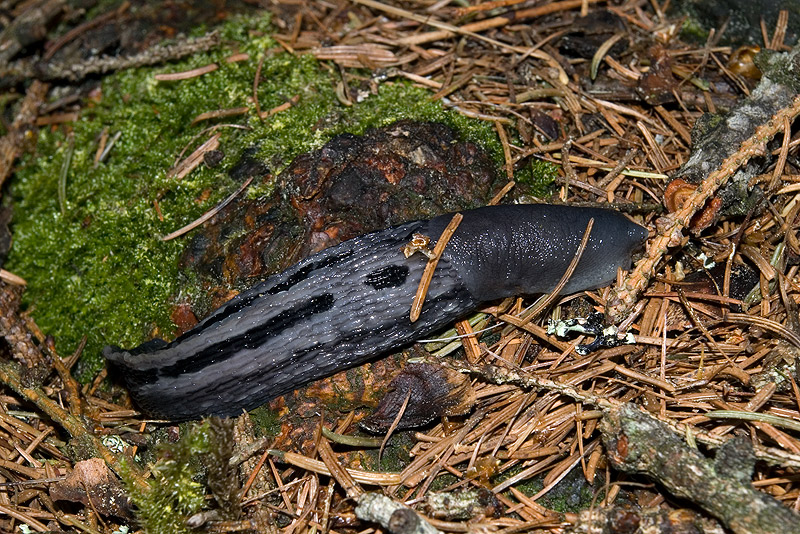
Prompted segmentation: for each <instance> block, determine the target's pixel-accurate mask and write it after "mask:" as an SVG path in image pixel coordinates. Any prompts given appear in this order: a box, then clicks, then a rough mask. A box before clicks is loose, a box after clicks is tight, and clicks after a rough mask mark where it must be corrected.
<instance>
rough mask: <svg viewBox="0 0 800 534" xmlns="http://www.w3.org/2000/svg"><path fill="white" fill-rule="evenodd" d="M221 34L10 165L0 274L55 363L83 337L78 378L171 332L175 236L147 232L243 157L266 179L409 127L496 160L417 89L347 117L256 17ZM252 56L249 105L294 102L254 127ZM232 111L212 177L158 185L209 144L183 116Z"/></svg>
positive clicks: (203, 200)
mask: <svg viewBox="0 0 800 534" xmlns="http://www.w3.org/2000/svg"><path fill="white" fill-rule="evenodd" d="M220 31H221V35H222V42H224V43H226V46H225V47H223V48H221V49H219V50H215V51H211V52H208V53H203V54H198V55H196V56H193V57H191V58H188V59H186V60H182V61H179V62H174V63H172V64H170V65H168V66H159V67H155V68H139V69H132V70H128V71H124V72H119V73H116V74H114V75H112V76H108V77H107V78H105V79H104V80H103V83H102V98H101V99H100V100H99V101H98V102H90V103H88V104H87V106H85V107H84V110H83V112H82V114H81V117H80V119H79V120H77V121H75V122H74V123H70V124H69V125H65V126H63V127H60V128H54V129H51V130H45V131H42V132H41V134H40V136H39V139H38V143H37V147H36V151H35V153H34V154H33V155H29V156H27V157H26V158H25V159H24V160H23V162H22V163H21V165H20V166H19V170H18V172H17V175H16V178H15V180H14V182H13V184H12V186H11V196H10V197H8V196H7V202H8V198H10V202H11V203H13V205H14V209H15V219H14V226H13V232H14V240H15V241H14V246H13V249H12V251H11V254H10V257H9V259H8V263H7V265H6V268H7V269H9V270H11V271H13V272H15V273H17V274H19V275H21V276H23V277H24V278H26V280H27V281H28V290H27V291H26V293H25V296H24V302H25V304H26V305H27V306H28V307H29V308H30V309H31V310H32V313H33V316H34V318H35V319H36V321H37V322H38V324H39V326H40V327H41V328H42V329H43V331H45V332H47V333H49V334H52V335H54V336H55V337H56V342H57V348H58V349H59V351H60V352H61V353H62V354H68V353H70V352H72V351H73V350H74V349H75V348H76V347H77V345H78V342H79V340H80V339H81V338H82V337H83V336H84V335H85V336H87V337H88V343H87V345H86V349H85V351H84V358H83V359H82V361H81V363H80V365H79V367H78V374H79V377H81V378H83V379H86V378H88V377H89V376H92V375H93V374H94V373H95V372H96V371H97V370H98V369H99V368H100V367H101V366H102V364H103V362H102V358H101V357H100V349H101V347H102V346H103V345H105V344H119V345H122V346H126V347H129V346H134V345H137V344H139V343H141V342H142V341H144V340H146V339H147V338H149V337H152V336H154V335H158V336H163V337H167V338H169V337H170V336H171V335H172V331H173V328H174V327H173V325H172V323H171V321H170V319H169V313H170V310H169V308H170V306H169V303H170V302H175V301H176V300H180V299H181V298H182V295H183V294H184V293H185V292H186V291H187V288H188V287H190V284H189V282H191V281H187V280H181V278H180V276H179V273H178V270H177V258H178V256H179V255H180V253H181V251H182V248H183V246H184V244H185V242H186V240H185V239H180V238H179V239H175V240H173V241H169V242H163V241H161V240H160V236H162V235H165V234H167V233H169V232H171V231H173V230H175V229H177V228H180V227H182V226H183V225H185V224H187V223H188V222H190V221H192V220H194V219H196V218H197V217H198V216H200V215H201V214H202V213H204V212H205V211H207V210H208V209H210V208H211V207H213V206H214V205H216V204H217V203H218V202H219V201H220V200H221V199H222V198H224V197H226V196H228V195H229V194H230V193H231V192H232V191H234V190H235V189H236V188H237V187H238V186H239V184H238V183H236V182H235V181H234V180H233V179H231V178H230V177H229V176H228V170H229V169H230V168H231V166H232V165H233V164H234V162H236V160H237V159H238V155H240V154H241V153H242V152H243V151H244V150H245V149H247V148H251V147H257V151H258V156H259V157H261V158H264V159H265V160H266V161H269V162H270V163H271V164H272V166H273V169H272V170H273V172H274V173H275V174H277V173H278V172H279V171H280V170H282V169H283V168H284V167H285V166H286V165H288V163H289V162H290V161H291V160H292V159H293V158H294V157H295V156H296V155H298V154H300V153H302V152H305V151H307V150H310V149H312V148H316V147H319V146H321V145H322V144H323V143H325V142H326V141H327V140H329V139H330V138H332V137H333V136H334V135H336V134H339V133H342V132H353V133H361V132H363V131H364V130H365V129H367V128H369V127H375V126H382V125H385V124H388V123H391V122H393V121H395V120H398V119H402V118H413V119H421V120H437V121H441V122H444V123H447V124H449V125H451V126H454V127H455V128H457V129H459V130H460V131H462V132H463V134H464V136H465V137H466V138H468V139H470V140H473V141H476V142H478V143H480V144H482V145H483V146H484V147H486V148H488V149H489V150H490V151H491V152H492V154H493V156H494V157H495V158H496V161H497V162H498V164H499V163H501V162H502V151H501V147H500V144H499V142H498V140H497V137H496V135H495V133H494V130H493V129H492V126H491V125H490V124H488V123H485V122H480V121H473V120H470V119H467V118H465V117H462V116H460V115H458V114H457V113H455V112H451V111H448V110H446V109H444V108H443V107H442V106H441V105H440V104H439V103H438V102H432V101H431V100H430V98H429V95H430V93H428V92H427V91H425V90H423V89H419V88H414V87H412V86H410V85H408V84H406V83H393V82H386V83H384V84H383V85H381V86H380V89H379V91H378V94H377V95H373V96H370V97H369V98H367V99H366V100H365V101H364V102H362V103H359V104H357V105H354V106H350V107H347V106H344V105H342V104H341V103H340V102H339V101H338V100H337V98H336V95H335V91H334V85H335V83H336V80H335V79H333V77H332V76H331V75H330V73H329V71H328V70H326V69H325V68H323V67H324V65H320V63H319V62H317V61H316V60H315V59H314V58H313V57H311V56H292V55H290V54H287V53H284V52H282V51H280V49H278V48H276V47H275V43H274V42H273V41H272V39H271V38H270V37H268V35H269V32H270V31H271V28H270V26H269V20H268V19H267V18H263V17H261V18H239V19H236V20H234V21H232V22H228V23H226V24H225V25H223V26H222V27H221V30H220ZM233 51H240V52H246V53H248V54H250V59H249V60H247V61H242V62H237V63H226V62H225V58H226V57H227V56H229V55H230V54H231V53H232V52H233ZM262 54H265V55H266V59H265V61H264V64H263V67H262V71H261V82H260V85H259V90H258V96H259V103H260V106H261V109H262V110H269V109H272V108H273V107H275V106H278V105H281V104H284V103H285V102H286V101H287V100H289V99H291V98H293V97H298V99H299V100H298V103H297V105H296V106H293V107H291V108H290V109H288V110H286V111H283V112H281V113H278V114H276V115H274V116H272V117H270V118H268V119H266V120H264V121H261V120H259V119H258V118H257V117H256V116H255V113H254V104H253V102H252V98H251V97H252V87H253V79H254V77H255V70H256V67H257V64H258V59H259V58H260V57H261V55H262ZM211 62H217V63H218V65H219V69H218V70H216V71H215V72H212V73H210V74H207V75H204V76H201V77H197V78H193V79H189V80H184V81H180V82H158V81H156V80H155V79H154V74H155V73H157V72H167V71H184V70H187V69H190V68H194V67H199V66H203V65H206V64H208V63H211ZM245 105H246V106H248V107H250V109H251V111H250V112H249V113H248V114H247V115H246V116H240V117H238V118H237V121H238V123H239V125H241V126H246V127H247V128H249V129H247V130H244V129H239V128H226V127H223V128H221V129H220V130H219V131H220V132H221V134H222V137H221V139H220V149H221V150H222V151H223V152H224V153H225V154H227V156H226V157H225V159H223V161H222V163H221V164H220V165H219V166H218V167H216V168H214V169H210V168H207V167H205V166H200V167H199V168H197V169H195V170H194V171H193V172H192V173H191V174H189V175H188V176H186V177H185V178H183V179H182V180H176V179H175V178H171V177H168V176H167V172H168V170H169V168H170V166H171V165H172V164H173V162H174V160H175V159H176V156H177V155H178V154H179V153H180V152H181V151H182V150H183V149H184V148H185V147H188V148H189V151H191V150H192V149H194V148H195V147H196V146H198V145H199V144H200V143H201V142H203V141H204V140H205V139H206V138H207V137H208V135H209V134H208V133H205V134H203V133H202V131H203V130H204V129H205V128H207V127H208V126H209V125H210V124H209V123H206V122H201V123H199V124H196V125H191V121H192V120H193V118H194V117H196V116H197V115H198V114H200V113H202V112H206V111H210V110H216V109H221V108H233V107H239V106H245ZM225 122H231V119H227V120H225ZM104 129H106V130H107V132H108V133H109V134H110V135H112V136H113V135H114V134H115V133H117V132H121V136H120V138H119V140H118V141H117V142H116V144H115V145H114V146H113V148H112V150H111V151H110V154H109V157H108V158H107V160H106V161H105V162H103V163H101V164H99V165H97V166H95V165H94V155H95V152H96V151H97V147H98V140H99V138H100V134H101V132H102V131H103V130H104ZM70 135H72V136H73V137H74V153H73V155H72V160H71V162H70V165H69V169H68V173H67V177H66V195H65V208H66V210H65V214H63V215H62V213H61V210H60V208H59V199H58V197H59V195H58V176H59V172H60V170H61V167H62V165H63V163H64V161H65V158H66V154H67V148H68V146H69V144H70V141H69V140H68V138H69V136H70ZM270 187H271V184H270V183H265V184H261V185H258V186H255V187H251V189H250V190H249V192H248V194H249V195H259V194H264V193H265V192H267V191H268V190H269V188H270ZM156 204H157V206H156Z"/></svg>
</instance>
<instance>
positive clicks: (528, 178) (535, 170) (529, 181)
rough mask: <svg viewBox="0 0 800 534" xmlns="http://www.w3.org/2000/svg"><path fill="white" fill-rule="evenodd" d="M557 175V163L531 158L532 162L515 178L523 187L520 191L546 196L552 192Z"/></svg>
mask: <svg viewBox="0 0 800 534" xmlns="http://www.w3.org/2000/svg"><path fill="white" fill-rule="evenodd" d="M557 177H558V166H557V165H554V164H552V163H550V162H548V161H542V160H540V159H535V158H531V159H530V164H529V165H528V166H527V167H525V168H524V169H523V170H522V171H521V172H519V173H517V175H516V176H515V179H516V181H517V183H518V184H519V185H520V188H521V189H522V191H520V192H522V193H526V194H530V195H534V196H537V197H546V196H548V195H550V194H552V192H553V186H554V184H555V183H556V178H557Z"/></svg>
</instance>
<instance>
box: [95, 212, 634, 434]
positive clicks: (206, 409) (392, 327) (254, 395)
mask: <svg viewBox="0 0 800 534" xmlns="http://www.w3.org/2000/svg"><path fill="white" fill-rule="evenodd" d="M450 218H451V215H444V216H441V217H437V218H435V219H432V220H430V221H416V222H411V223H406V224H403V225H400V226H396V227H393V228H389V229H387V230H382V231H379V232H374V233H371V234H366V235H363V236H361V237H357V238H355V239H351V240H349V241H345V242H343V243H341V244H339V245H337V246H334V247H331V248H329V249H327V250H324V251H322V252H320V253H317V254H314V255H312V256H310V257H308V258H306V259H305V260H303V261H301V262H299V263H298V264H296V265H294V266H293V267H290V268H289V269H287V270H286V271H284V272H282V273H280V274H276V275H274V276H271V277H269V278H268V279H266V280H265V281H263V282H261V283H260V284H258V285H256V286H255V287H253V288H252V289H250V290H248V291H246V292H243V293H241V294H240V295H238V296H237V297H236V298H234V299H232V300H231V301H229V302H228V303H226V304H225V305H223V306H222V307H221V308H219V309H218V310H216V311H215V312H214V313H212V314H211V315H209V316H208V317H206V318H205V319H204V320H203V321H201V322H200V323H199V324H198V325H197V326H196V327H194V328H193V329H192V330H190V331H188V332H186V333H185V334H183V335H182V336H180V337H179V338H177V339H176V340H175V341H173V342H171V343H165V342H163V341H161V340H153V341H149V342H147V343H145V344H143V345H141V346H139V347H137V348H135V349H132V350H128V351H126V350H123V349H119V348H116V347H106V349H105V350H104V351H103V354H104V355H105V357H106V358H107V359H108V362H109V364H110V366H111V367H113V368H116V370H117V371H118V372H119V374H120V375H121V376H122V377H123V379H124V380H125V382H126V384H127V386H128V389H129V390H130V392H131V395H132V396H133V398H134V400H135V401H136V403H137V404H138V405H139V407H140V408H141V409H142V410H143V411H144V412H145V413H147V414H148V415H151V416H154V417H159V418H164V419H170V420H186V419H194V418H198V417H200V416H203V415H237V414H239V413H241V411H242V410H244V409H251V408H254V407H256V406H258V405H260V404H262V403H264V402H265V401H267V400H269V399H271V398H274V397H277V396H279V395H282V394H285V393H288V392H290V391H292V390H293V389H295V388H297V387H298V386H300V385H303V384H305V383H307V382H310V381H312V380H316V379H319V378H322V377H325V376H328V375H331V374H334V373H335V372H337V371H340V370H343V369H347V368H349V367H352V366H355V365H358V364H360V363H363V362H365V361H367V360H369V359H370V358H372V357H374V356H376V355H379V354H385V353H387V352H389V351H391V350H394V349H397V348H399V347H403V346H406V345H408V344H410V343H412V342H413V341H414V340H415V339H418V338H420V337H423V336H427V335H429V334H431V333H433V332H435V331H436V330H439V329H441V328H443V327H444V326H446V325H448V324H449V323H452V322H453V321H454V320H456V319H458V318H460V317H463V316H464V315H465V314H467V313H469V312H471V311H472V310H474V309H475V308H476V307H478V306H479V305H480V304H481V303H482V302H486V301H489V300H494V299H498V298H503V297H507V296H511V295H516V294H535V293H543V292H547V291H549V290H551V289H552V288H553V287H554V286H555V285H556V284H557V283H558V281H559V279H560V278H561V276H562V275H563V273H564V271H565V270H566V268H567V266H568V265H569V262H570V261H571V260H572V258H573V256H574V255H575V252H576V251H577V248H578V245H579V243H580V241H581V237H582V236H583V232H584V230H585V229H586V225H587V224H588V221H589V220H590V219H591V218H594V219H595V224H594V229H593V231H592V234H591V236H590V239H589V243H588V246H587V248H586V250H585V252H584V254H583V256H582V258H581V261H580V263H579V265H578V267H577V269H576V270H575V272H574V274H573V275H572V277H571V278H570V280H569V283H568V284H567V286H566V288H565V292H566V291H570V292H571V291H579V290H582V289H589V288H593V287H598V286H602V285H604V284H607V283H609V282H610V281H612V280H613V279H614V277H615V276H616V271H617V268H618V267H627V266H628V265H629V263H630V256H631V253H632V252H633V250H635V248H636V247H638V246H639V245H640V244H641V242H642V241H643V240H644V238H645V237H646V236H647V232H646V231H645V230H644V228H642V227H640V226H638V225H636V224H634V223H632V222H630V221H628V219H626V218H625V217H624V216H622V215H620V214H618V213H616V212H613V211H609V210H602V209H593V208H569V207H565V206H548V205H522V206H496V207H487V208H480V209H477V210H472V211H467V212H464V219H463V220H462V222H461V225H460V226H459V227H458V229H457V230H456V232H455V234H454V235H453V237H452V238H451V240H450V242H449V243H448V245H447V247H446V248H445V251H444V253H443V254H442V257H441V259H440V261H439V265H438V267H437V269H436V271H435V272H434V276H433V278H432V280H431V284H430V287H429V289H428V292H427V297H426V299H425V304H424V307H423V309H422V314H421V316H420V319H419V320H418V321H416V322H414V323H412V322H411V321H410V320H409V309H410V306H411V302H412V299H413V296H414V293H415V292H416V289H417V285H418V284H419V280H420V277H421V276H422V272H423V270H424V268H425V264H426V262H427V258H425V256H424V255H422V254H414V255H412V256H411V257H408V258H406V257H405V256H404V255H403V253H402V249H403V247H404V245H406V244H407V243H408V242H409V241H410V240H411V239H412V236H413V234H415V233H418V234H423V235H427V236H429V237H431V239H432V241H434V242H435V240H436V239H437V238H438V236H439V234H440V233H441V231H442V230H443V229H444V228H445V226H446V225H447V223H448V222H449V220H450ZM432 245H433V242H432V243H431V246H432Z"/></svg>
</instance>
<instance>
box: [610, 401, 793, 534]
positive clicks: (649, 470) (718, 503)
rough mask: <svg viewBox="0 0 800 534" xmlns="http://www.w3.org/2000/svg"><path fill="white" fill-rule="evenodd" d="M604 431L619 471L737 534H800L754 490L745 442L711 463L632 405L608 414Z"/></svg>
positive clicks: (788, 516) (733, 443)
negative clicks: (660, 488)
mask: <svg viewBox="0 0 800 534" xmlns="http://www.w3.org/2000/svg"><path fill="white" fill-rule="evenodd" d="M600 429H601V431H602V432H603V442H604V443H605V446H606V451H607V452H608V458H609V459H610V460H611V462H612V464H613V465H614V467H616V468H617V469H620V470H622V471H625V472H627V473H644V474H647V475H648V476H651V477H653V478H654V479H656V480H657V481H658V482H659V483H661V484H663V485H664V486H665V487H666V488H667V489H668V490H669V491H670V492H671V493H673V494H674V495H677V496H678V497H682V498H684V499H688V500H689V501H691V502H693V503H697V504H698V505H700V506H701V507H703V509H705V510H706V511H707V512H708V513H710V514H711V515H713V516H715V517H717V518H718V519H720V520H721V521H722V522H723V523H724V524H725V526H726V527H728V528H730V529H731V530H732V531H733V532H735V533H736V534H756V533H757V534H784V533H786V532H800V515H798V514H797V513H795V512H793V511H791V510H789V509H788V508H786V507H785V506H783V505H782V504H780V502H778V501H776V500H775V499H773V498H772V497H770V496H768V495H766V494H764V493H762V492H760V491H757V490H756V489H754V488H753V487H752V486H751V484H750V479H751V477H752V474H753V467H754V465H755V456H753V453H752V448H751V445H750V443H749V441H748V439H747V438H745V437H744V436H742V437H738V438H734V439H731V440H730V441H728V442H727V443H725V445H723V446H722V447H721V448H720V449H719V450H718V451H717V453H716V457H715V458H714V459H713V460H710V459H708V458H706V457H705V456H703V455H702V454H701V453H700V452H699V451H698V450H697V449H696V448H692V447H691V446H689V445H687V444H686V442H684V441H683V440H681V439H680V438H678V437H677V436H675V434H673V433H672V432H671V431H670V430H669V429H668V428H666V427H665V426H664V425H660V424H658V423H657V422H655V420H654V419H653V418H652V417H650V416H648V415H646V414H644V413H643V412H642V411H641V409H639V408H637V407H635V406H632V405H630V404H625V405H623V406H621V407H620V408H619V409H618V410H613V411H609V412H608V413H606V415H605V416H604V417H603V422H602V423H601V425H600Z"/></svg>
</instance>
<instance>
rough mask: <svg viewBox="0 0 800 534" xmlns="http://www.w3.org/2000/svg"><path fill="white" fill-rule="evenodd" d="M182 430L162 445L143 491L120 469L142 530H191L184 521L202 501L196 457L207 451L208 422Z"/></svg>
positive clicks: (202, 488) (203, 487)
mask: <svg viewBox="0 0 800 534" xmlns="http://www.w3.org/2000/svg"><path fill="white" fill-rule="evenodd" d="M183 429H184V430H186V433H185V434H184V435H183V436H182V437H181V439H180V440H179V441H178V442H177V443H174V444H171V445H165V446H162V448H161V459H160V460H158V461H157V462H156V463H155V464H154V465H153V467H152V473H153V477H152V478H151V479H150V480H149V482H148V483H149V488H148V489H147V490H142V489H141V488H140V487H139V486H137V485H136V483H135V482H134V481H133V480H132V479H131V478H130V477H128V475H127V473H126V469H124V468H123V470H122V473H121V474H122V480H123V482H124V483H125V486H126V489H127V491H128V495H129V497H130V499H131V501H132V502H133V503H134V504H135V505H136V519H137V521H138V523H139V524H140V525H141V526H142V528H143V529H144V531H145V532H174V533H176V534H181V533H189V532H193V531H192V530H191V529H190V528H189V527H188V526H187V525H186V520H187V519H188V518H189V517H191V516H192V515H193V514H196V513H197V512H199V511H200V510H201V508H202V507H203V504H204V502H205V486H204V485H203V484H201V483H200V482H198V480H197V479H198V478H199V477H200V475H201V473H200V469H199V463H198V462H197V458H198V457H200V456H201V455H204V454H206V453H208V451H209V431H208V424H207V423H204V424H202V425H191V426H185V427H183Z"/></svg>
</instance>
